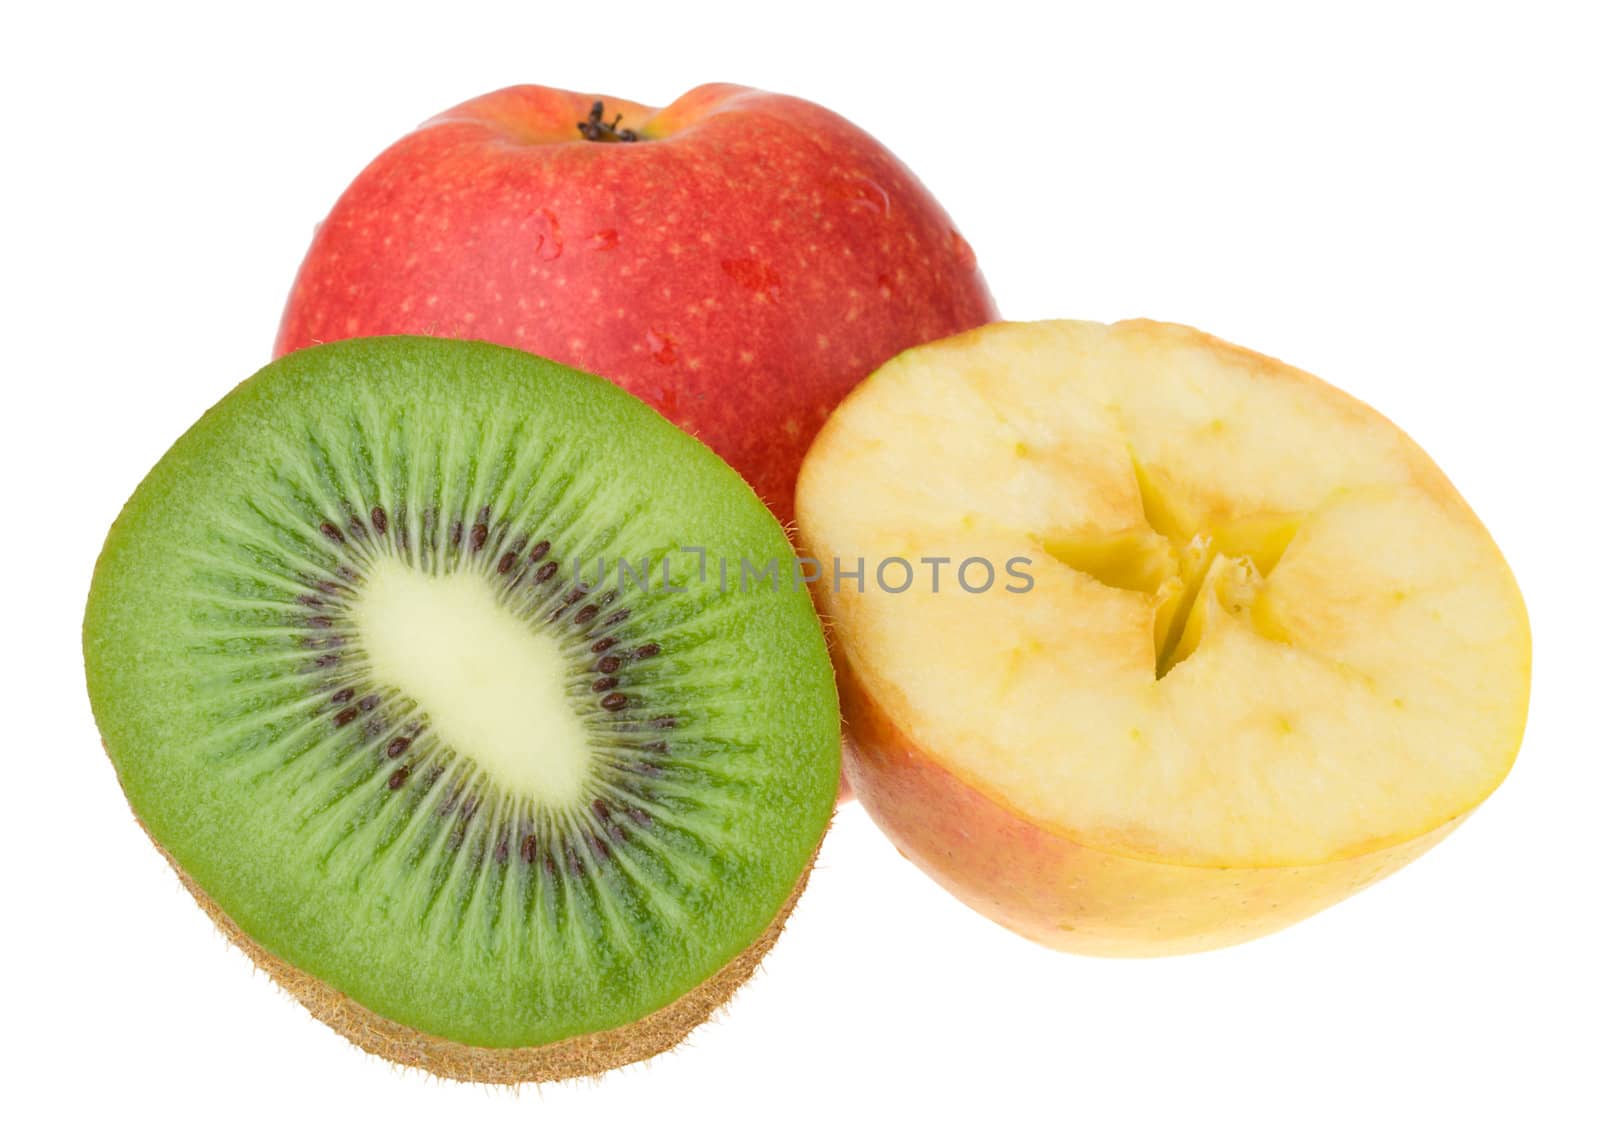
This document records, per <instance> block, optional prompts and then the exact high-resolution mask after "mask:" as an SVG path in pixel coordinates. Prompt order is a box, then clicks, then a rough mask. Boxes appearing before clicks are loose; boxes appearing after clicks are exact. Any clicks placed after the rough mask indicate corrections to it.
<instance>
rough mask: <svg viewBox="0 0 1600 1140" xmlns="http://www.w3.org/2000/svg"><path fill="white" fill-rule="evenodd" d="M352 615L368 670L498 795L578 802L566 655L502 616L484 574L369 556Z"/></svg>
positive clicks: (579, 775)
mask: <svg viewBox="0 0 1600 1140" xmlns="http://www.w3.org/2000/svg"><path fill="white" fill-rule="evenodd" d="M354 617H355V625H356V630H357V632H358V634H359V636H360V639H361V644H362V646H363V647H364V648H365V650H366V653H367V659H368V664H369V666H370V667H371V669H372V672H373V673H374V675H376V676H378V677H380V678H382V679H384V680H386V681H387V682H389V683H390V684H392V685H394V686H395V687H396V688H398V689H399V690H401V691H402V692H404V693H406V694H407V695H408V696H410V697H411V698H412V699H413V700H415V701H416V702H417V704H418V705H419V706H420V707H421V708H422V709H423V710H424V711H425V712H426V713H427V715H428V718H429V719H430V721H431V722H432V724H433V726H434V728H435V730H436V731H437V732H438V735H439V738H440V739H441V740H442V741H445V742H447V743H448V744H449V745H450V747H452V748H454V749H455V750H456V751H457V752H459V753H460V754H461V755H463V756H470V757H471V758H472V759H473V760H474V761H476V762H477V763H478V765H479V766H480V767H482V768H483V769H484V771H485V772H487V773H488V775H489V776H490V777H491V778H492V779H494V780H495V781H496V783H498V784H499V785H500V787H501V788H502V789H503V790H505V791H506V792H508V793H511V794H513V795H516V794H519V793H520V794H524V795H527V796H529V797H531V798H533V799H535V800H537V801H538V802H540V803H542V804H545V805H546V806H548V807H554V808H560V807H567V806H572V805H575V804H577V803H578V802H580V800H581V799H582V797H583V794H584V787H585V780H586V777H587V776H588V774H589V768H590V763H591V760H590V758H591V756H592V751H591V748H590V742H589V740H588V737H587V734H586V733H585V732H584V729H583V725H582V724H581V722H580V721H579V719H578V716H577V714H576V713H575V712H574V711H573V708H572V706H571V704H570V702H569V700H568V698H567V695H566V682H567V676H568V672H569V669H568V663H567V661H566V658H565V656H564V655H563V653H562V651H561V649H560V647H559V646H558V645H557V644H556V642H555V640H554V639H553V638H551V637H549V636H548V635H546V634H544V633H541V632H540V631H539V630H537V629H535V628H533V627H531V626H529V625H527V624H526V623H524V622H522V621H520V620H518V619H517V618H516V617H515V616H513V615H512V614H510V613H508V612H507V611H506V610H505V609H504V607H502V606H501V605H500V603H499V602H498V601H497V598H496V593H495V588H494V586H493V585H492V584H491V583H490V582H488V581H487V580H486V579H484V578H483V577H482V576H481V575H478V574H476V573H472V572H470V571H467V572H456V573H445V574H442V575H434V574H429V573H426V572H424V571H422V570H418V569H416V568H415V567H413V566H410V565H408V564H406V563H404V562H401V561H399V560H397V559H388V558H385V559H380V560H377V561H375V562H374V563H373V565H372V567H371V568H370V569H369V571H368V572H367V579H366V582H365V584H364V586H363V587H362V589H361V591H360V595H359V600H358V601H357V602H356V604H355V608H354Z"/></svg>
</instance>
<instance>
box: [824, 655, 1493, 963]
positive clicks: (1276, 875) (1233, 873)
mask: <svg viewBox="0 0 1600 1140" xmlns="http://www.w3.org/2000/svg"><path fill="white" fill-rule="evenodd" d="M834 666H835V672H836V673H837V674H838V676H839V698H840V705H841V708H842V709H843V712H844V717H845V725H846V727H847V729H848V737H847V742H846V745H845V749H844V768H845V773H846V775H847V777H848V779H849V786H850V788H851V789H852V790H853V791H854V793H855V795H856V796H857V797H858V798H859V799H860V801H861V804H862V806H863V807H864V808H866V810H867V814H868V815H870V816H871V817H872V818H873V821H874V822H876V823H877V824H878V826H879V827H880V828H882V829H883V831H884V833H885V834H886V835H888V836H889V838H890V840H891V841H893V843H894V845H895V847H896V848H898V849H899V851H900V853H901V854H902V855H904V856H905V857H906V858H907V859H909V860H911V862H913V863H915V864H916V865H917V866H918V867H920V868H921V869H922V870H924V871H926V872H927V873H928V874H929V875H930V876H932V878H933V879H934V880H935V881H936V882H938V883H939V885H940V886H942V887H944V888H945V889H946V890H947V891H949V892H950V893H951V894H953V895H955V896H956V897H957V898H958V899H960V900H961V901H962V902H964V903H966V904H967V905H968V906H970V907H972V908H973V909H974V910H976V911H978V912H979V913H981V914H984V915H987V916H988V917H989V918H991V919H993V920H994V921H995V922H998V923H999V924H1000V925H1002V926H1004V927H1006V928H1007V929H1010V930H1013V931H1015V932H1016V933H1018V934H1021V935H1023V936H1024V937H1027V938H1030V939H1032V940H1034V941H1035V942H1039V943H1041V944H1043V945H1046V946H1050V947H1053V948H1055V949H1058V950H1070V951H1073V952H1076V953H1079V954H1092V955H1099V956H1105V957H1146V956H1154V955H1164V954H1181V953H1190V952H1194V951H1199V950H1210V949H1215V948H1217V947H1221V946H1228V945H1232V944H1234V943H1237V942H1243V941H1246V940H1248V939H1251V938H1256V937H1259V936H1261V935H1263V934H1267V933H1270V932H1272V931H1275V930H1279V929H1281V928H1283V927H1286V926H1289V925H1291V924H1293V923H1295V922H1298V921H1300V920H1301V919H1303V918H1305V917H1307V916H1309V915H1311V914H1314V913H1316V912H1317V911H1319V910H1322V909H1323V908H1325V907H1327V906H1330V905H1332V904H1333V903H1335V902H1337V901H1339V900H1340V899H1342V898H1345V897H1346V896H1348V895H1351V894H1354V893H1355V892H1356V891H1358V890H1361V889H1362V888H1364V887H1367V886H1369V885H1371V884H1372V883H1375V882H1377V881H1378V880H1379V879H1382V878H1384V877H1385V876H1387V875H1389V874H1390V873H1392V872H1394V871H1396V870H1399V869H1400V868H1401V867H1403V866H1405V865H1406V864H1407V863H1409V862H1410V861H1411V860H1413V859H1415V858H1416V857H1417V856H1418V855H1420V854H1422V853H1423V852H1424V851H1426V850H1428V849H1429V848H1430V847H1432V846H1433V845H1434V844H1436V843H1437V842H1439V840H1441V839H1443V838H1444V837H1445V836H1446V835H1448V834H1449V833H1450V832H1451V831H1453V830H1455V828H1456V826H1457V825H1458V824H1459V823H1460V822H1461V820H1462V819H1464V818H1465V816H1457V817H1456V818H1454V819H1451V820H1448V821H1446V822H1444V823H1442V824H1440V825H1439V826H1438V827H1435V828H1433V829H1432V830H1431V831H1428V832H1425V833H1424V834H1422V835H1419V836H1417V837H1415V838H1413V839H1409V840H1406V841H1404V842H1401V843H1398V844H1395V845H1393V846H1389V847H1382V848H1378V849H1376V850H1371V851H1365V852H1362V853H1360V854H1356V855H1353V856H1351V857H1349V858H1344V859H1338V860H1335V861H1334V862H1330V863H1322V864H1315V865H1307V866H1281V867H1211V866H1185V865H1180V864H1174V863H1161V862H1155V861H1151V860H1148V859H1143V858H1138V857H1135V856H1131V855H1124V854H1119V853H1117V852H1112V851H1103V850H1100V849H1098V848H1095V847H1091V846H1088V845H1087V844H1085V843H1082V842H1079V841H1078V840H1076V839H1075V838H1073V837H1072V836H1070V835H1067V834H1063V833H1061V832H1059V831H1057V830H1055V829H1053V828H1051V827H1050V826H1049V825H1048V824H1046V823H1044V822H1042V821H1040V820H1038V819H1035V818H1032V817H1030V816H1029V815H1028V814H1027V812H1026V811H1024V810H1021V809H1019V808H1017V807H1015V806H1012V805H1010V804H1007V803H1005V802H1003V801H1002V800H1001V798H1000V797H998V796H996V795H993V794H991V793H990V792H988V791H987V790H985V789H982V788H979V787H975V786H973V785H972V784H970V783H968V782H967V781H965V780H964V779H962V778H961V777H960V776H959V775H957V774H956V773H955V772H954V771H952V770H951V766H950V764H949V763H948V762H947V761H946V760H945V759H943V758H941V757H939V756H938V755H935V754H934V753H932V752H931V751H930V750H929V749H927V748H924V747H923V746H921V745H920V744H918V743H917V742H916V741H915V740H914V739H913V738H912V736H911V734H909V733H908V732H906V731H905V730H904V729H903V728H901V727H900V726H899V725H897V724H896V723H895V722H894V720H893V719H892V718H891V717H890V716H889V714H888V713H887V711H886V710H885V709H884V707H883V706H882V705H881V704H879V703H878V702H877V701H875V700H874V699H873V698H872V696H871V695H870V694H869V692H868V688H867V686H866V685H864V684H863V683H862V682H861V680H860V679H859V678H858V676H857V675H856V673H855V672H854V671H853V670H852V669H851V667H850V665H849V664H848V663H847V662H846V661H844V660H843V656H842V654H839V653H838V652H837V651H836V654H835V660H834Z"/></svg>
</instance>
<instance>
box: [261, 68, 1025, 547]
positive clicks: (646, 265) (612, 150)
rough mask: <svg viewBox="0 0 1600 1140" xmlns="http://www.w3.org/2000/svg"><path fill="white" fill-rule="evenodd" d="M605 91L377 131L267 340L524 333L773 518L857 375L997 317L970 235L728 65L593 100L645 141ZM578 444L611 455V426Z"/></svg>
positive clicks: (825, 118) (861, 152)
mask: <svg viewBox="0 0 1600 1140" xmlns="http://www.w3.org/2000/svg"><path fill="white" fill-rule="evenodd" d="M596 98H597V97H596V96H592V95H583V94H577V93H573V92H566V91H558V90H553V89H550V88H544V87H534V86H520V87H511V88H507V89H504V90H501V91H497V92H494V93H491V94H488V95H485V96H482V97H481V98H477V99H473V100H471V101H469V102H467V103H463V104H462V105H460V106H459V107H456V108H455V109H453V110H451V111H447V112H445V113H444V114H443V115H440V116H439V117H437V118H435V119H433V120H432V121H430V122H428V123H426V124H424V125H423V126H422V127H420V128H419V129H418V130H416V131H415V132H413V133H412V134H410V135H408V136H406V137H405V138H403V139H401V140H400V141H399V142H397V143H395V144H394V145H393V146H392V147H390V148H389V149H388V150H386V151H385V152H384V153H383V154H382V155H380V156H379V157H378V158H377V159H376V160H374V161H373V162H372V164H371V165H370V166H368V167H367V168H366V169H365V170H364V171H362V172H361V174H360V175H359V176H357V178H356V179H355V181H354V182H353V183H352V184H351V185H350V187H349V188H348V189H347V190H346V191H345V193H344V194H343V196H342V197H341V198H340V199H339V201H338V202H337V203H336V204H335V206H334V208H333V211H332V212H331V213H330V214H329V216H328V218H327V220H326V221H325V222H324V223H323V224H322V225H321V226H320V227H319V228H318V230H317V233H316V236H315V238H314V239H313V241H312V244H311V248H310V251H309V252H308V253H307V255H306V258H305V261H304V263H303V264H302V266H301V268H300V272H299V275H298V277H297V278H296V280H295V283H294V287H293V291H292V292H291V294H290V297H289V301H288V305H287V308H286V309H285V312H284V315H283V321H282V325H281V327H280V329H279V332H278V338H277V343H276V346H275V349H274V354H275V355H282V354H284V353H287V352H291V351H293V350H295V349H297V348H302V347H305V346H307V345H310V344H315V343H320V342H323V341H330V340H338V339H341V338H345V337H355V336H375V335H380V334H388V333H422V334H432V335H439V336H452V337H462V338H470V339H474V340H489V341H496V342H499V343H502V344H508V345H512V346H514V347H516V348H521V349H525V350H527V351H530V352H535V353H538V354H540V355H542V356H547V357H550V358H552V359H555V360H558V361H561V362H563V363H566V364H570V365H573V366H575V367H578V368H582V369H584V370H586V371H590V372H594V373H597V374H599V375H602V376H605V377H608V378H609V379H611V380H612V381H614V382H616V383H618V384H620V385H621V386H622V387H624V388H626V389H627V390H629V391H630V392H633V393H634V394H635V395H637V396H639V397H641V398H643V399H644V400H645V401H646V402H648V403H650V404H651V405H652V406H654V407H655V408H656V409H657V410H658V411H660V412H661V413H662V414H664V415H665V416H667V417H668V418H669V419H671V420H673V421H674V422H676V423H677V424H678V425H679V426H681V427H683V428H685V429H687V430H688V431H690V432H692V433H693V434H695V435H697V436H698V437H700V439H702V440H703V441H704V442H705V443H707V444H708V445H710V446H711V447H712V448H713V449H714V450H715V451H717V452H718V453H719V454H720V455H721V456H722V457H723V458H724V459H726V460H727V461H728V462H729V463H730V464H731V465H732V466H733V467H734V468H736V469H737V470H738V471H739V472H740V473H741V474H742V475H744V477H745V478H746V479H747V480H748V481H749V482H750V483H751V485H752V486H754V488H755V489H756V491H757V493H758V494H760V495H761V497H762V498H763V499H764V500H765V501H766V502H767V504H768V506H770V507H771V508H772V510H773V512H774V513H775V514H776V515H777V516H778V517H779V519H780V520H782V521H784V522H786V523H787V522H789V521H791V520H792V519H793V516H794V507H793V500H794V484H795V478H796V476H797V474H798V472H799V469H800V462H801V460H802V458H803V457H804V456H805V453H806V449H807V447H808V445H809V444H810V442H811V439H812V437H813V436H814V435H815V434H816V432H817V430H818V428H820V427H821V425H822V423H823V421H824V420H825V419H826V418H827V415H828V413H829V412H830V411H831V410H832V409H833V407H834V406H835V405H836V404H837V403H838V402H839V401H840V400H841V399H842V398H843V397H844V396H845V394H846V393H848V392H849V391H850V389H851V388H852V387H854V386H855V384H856V383H857V382H859V381H860V380H861V379H862V378H863V377H865V376H866V375H867V374H868V373H870V372H871V371H872V370H873V369H875V368H876V367H877V366H878V365H879V364H882V363H883V362H884V361H885V360H887V359H889V358H890V357H891V356H894V355H895V354H896V353H898V352H900V351H901V350H902V349H905V348H909V347H911V346H913V345H916V344H921V343H923V342H926V341H930V340H935V339H937V338H940V337H943V336H946V335H949V334H952V333H956V332H960V331H963V330H966V329H969V328H972V327H974V326H976V325H980V324H984V323H986V322H988V321H991V320H993V319H994V318H995V316H996V313H995V308H994V302H993V300H992V299H991V297H990V295H989V291H988V289H987V287H986V286H985V284H984V281H983V278H982V276H981V275H980V273H979V272H978V268H977V263H976V260H975V259H974V257H973V254H972V250H971V248H970V247H969V246H968V245H967V243H966V241H965V240H964V239H963V238H962V237H961V235H960V234H959V233H958V232H957V231H956V229H955V227H954V225H953V224H952V223H951V221H950V219H949V217H948V216H946V214H945V213H944V211H943V210H942V209H941V208H940V206H939V204H938V203H937V202H935V201H934V199H933V197H932V196H931V195H930V194H929V193H928V191H927V190H926V189H925V188H924V187H923V186H922V185H921V183H919V182H918V181H917V179H916V177H915V176H914V175H913V174H912V173H911V172H910V171H909V170H907V169H906V167H905V166H903V165H902V164H901V163H900V162H899V161H898V160H897V159H896V158H895V157H894V156H893V155H892V154H890V153H889V151H888V150H886V149H885V148H884V147H883V146H882V145H881V144H879V143H878V142H876V141H875V140H874V139H873V138H871V137H870V136H869V135H867V134H866V133H865V132H863V131H861V130H860V129H858V128H857V127H855V126H853V125H851V124H850V123H849V122H847V121H846V120H844V119H843V118H841V117H839V116H838V115H835V114H833V113H832V112H830V111H827V110H825V109H823V108H821V107H818V106H816V105H815V104H812V103H808V102H805V101H803V100H801V99H796V98H793V97H790V96H784V95H774V94H768V93H766V92H761V91H755V90H752V89H749V88H743V87H737V86H732V85H727V84H713V85H708V86H703V87H698V88H696V89H695V90H693V91H691V92H689V93H688V94H686V95H684V96H683V97H682V98H680V99H678V100H677V101H676V102H674V103H673V104H672V105H671V106H669V107H666V108H665V109H662V110H659V111H658V110H656V109H654V108H650V107H645V106H641V105H639V104H635V103H629V102H626V101H623V100H618V99H613V98H609V97H606V98H604V99H603V102H604V105H605V119H606V120H607V121H608V122H609V121H610V120H612V119H613V118H614V117H615V116H616V115H617V114H619V113H620V114H621V116H622V119H621V125H622V127H623V128H625V129H626V128H634V129H636V130H637V131H638V132H639V134H640V135H641V141H638V142H589V141H585V140H584V139H583V138H582V136H581V132H580V131H579V129H578V125H577V124H578V123H579V122H580V121H583V120H585V119H587V118H588V115H589V111H590V107H591V105H592V104H593V102H594V101H595V99H596ZM592 446H593V448H594V451H595V457H596V460H597V461H603V455H604V449H605V448H606V447H608V446H626V441H608V440H595V441H593V443H592ZM685 541H688V542H692V541H693V540H692V538H686V539H685Z"/></svg>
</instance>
